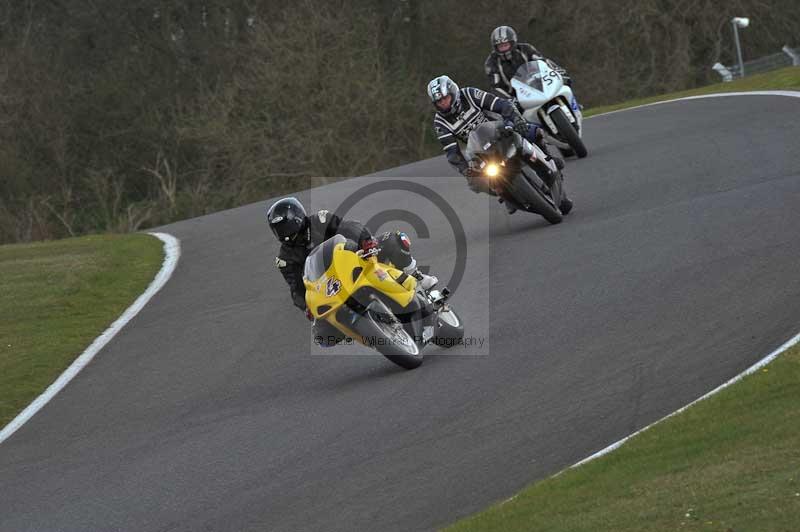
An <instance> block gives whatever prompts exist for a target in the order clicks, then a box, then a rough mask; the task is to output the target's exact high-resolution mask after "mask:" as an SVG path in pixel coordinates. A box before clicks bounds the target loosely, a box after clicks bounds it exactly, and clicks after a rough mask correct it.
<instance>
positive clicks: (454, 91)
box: [428, 76, 461, 115]
mask: <svg viewBox="0 0 800 532" xmlns="http://www.w3.org/2000/svg"><path fill="white" fill-rule="evenodd" d="M448 96H450V97H451V99H450V105H449V106H448V107H445V108H442V107H440V106H441V105H442V102H441V100H444V99H445V98H447V97H448ZM428 97H429V98H430V99H431V102H432V103H433V105H434V107H436V110H437V111H438V112H440V113H441V114H443V115H451V114H457V113H459V112H460V111H461V94H460V93H459V90H458V85H456V82H455V81H453V80H452V79H450V77H449V76H439V77H437V78H433V79H432V80H431V81H430V83H428Z"/></svg>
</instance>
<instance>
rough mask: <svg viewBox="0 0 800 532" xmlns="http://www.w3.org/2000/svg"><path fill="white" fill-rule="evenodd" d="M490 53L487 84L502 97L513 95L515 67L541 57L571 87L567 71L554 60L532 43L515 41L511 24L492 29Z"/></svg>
mask: <svg viewBox="0 0 800 532" xmlns="http://www.w3.org/2000/svg"><path fill="white" fill-rule="evenodd" d="M491 39H492V53H491V54H489V57H487V58H486V63H485V64H484V68H485V70H486V75H487V76H489V86H490V87H491V90H492V92H493V93H495V94H497V95H498V96H502V97H503V98H511V97H513V96H514V89H513V88H512V87H511V79H512V78H513V77H514V73H515V72H516V71H517V69H518V68H519V67H520V66H522V65H524V64H525V63H527V62H529V61H534V60H536V59H541V60H543V61H546V62H547V64H548V65H550V68H552V69H553V70H555V71H556V72H558V73H559V74H561V77H563V78H564V83H565V84H567V85H569V86H570V87H572V80H571V79H570V77H569V76H568V75H567V71H566V70H564V69H563V68H562V67H560V66H558V65H557V64H556V63H555V62H553V61H552V60H550V59H547V58H545V57H544V55H542V53H541V52H540V51H539V50H537V49H536V48H535V47H534V46H533V45H531V44H528V43H526V42H517V32H516V31H514V28H512V27H511V26H498V27H497V28H495V29H494V31H492V37H491Z"/></svg>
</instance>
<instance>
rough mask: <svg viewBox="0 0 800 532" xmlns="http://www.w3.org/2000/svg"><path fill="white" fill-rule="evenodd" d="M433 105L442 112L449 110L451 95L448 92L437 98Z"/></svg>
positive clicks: (451, 103) (451, 100)
mask: <svg viewBox="0 0 800 532" xmlns="http://www.w3.org/2000/svg"><path fill="white" fill-rule="evenodd" d="M434 105H435V106H436V108H437V109H438V110H440V111H442V112H443V113H447V112H450V108H451V107H453V95H452V94H448V95H446V96H445V97H443V98H439V99H438V100H436V103H434Z"/></svg>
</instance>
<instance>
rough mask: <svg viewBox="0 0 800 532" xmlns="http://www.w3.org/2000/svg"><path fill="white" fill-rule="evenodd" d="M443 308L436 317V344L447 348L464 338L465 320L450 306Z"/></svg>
mask: <svg viewBox="0 0 800 532" xmlns="http://www.w3.org/2000/svg"><path fill="white" fill-rule="evenodd" d="M446 308H447V310H442V311H441V312H440V313H439V315H438V316H437V318H436V321H437V331H436V340H435V344H436V345H437V346H439V347H443V348H445V349H450V348H451V347H453V346H454V345H457V344H459V343H460V342H461V339H463V338H464V322H462V321H461V317H460V316H459V315H458V314H456V311H454V310H453V309H451V308H450V307H446Z"/></svg>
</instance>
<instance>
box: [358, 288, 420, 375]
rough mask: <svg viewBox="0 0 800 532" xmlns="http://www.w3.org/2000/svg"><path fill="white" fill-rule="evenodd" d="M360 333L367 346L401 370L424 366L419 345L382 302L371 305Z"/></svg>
mask: <svg viewBox="0 0 800 532" xmlns="http://www.w3.org/2000/svg"><path fill="white" fill-rule="evenodd" d="M358 332H359V333H360V334H361V335H362V336H363V337H364V339H365V340H366V342H365V343H366V345H368V346H370V347H373V348H374V349H375V350H376V351H378V352H379V353H380V354H382V355H383V356H385V357H386V358H388V359H389V360H391V361H392V362H394V363H395V364H397V365H398V366H400V367H401V368H404V369H414V368H417V367H419V366H420V364H422V351H421V350H420V348H419V345H417V343H416V342H415V341H414V338H412V337H411V335H410V334H408V331H406V330H405V329H404V328H403V325H402V324H401V323H400V321H399V320H398V319H397V318H396V317H395V315H394V314H393V313H392V312H391V311H390V310H389V309H388V308H387V307H386V305H385V304H384V303H383V302H382V301H378V300H376V301H373V302H372V303H370V305H369V307H367V311H366V313H365V315H364V316H363V318H362V320H361V324H360V326H359V331H358Z"/></svg>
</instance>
